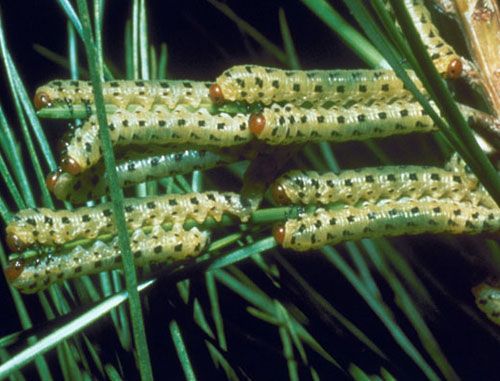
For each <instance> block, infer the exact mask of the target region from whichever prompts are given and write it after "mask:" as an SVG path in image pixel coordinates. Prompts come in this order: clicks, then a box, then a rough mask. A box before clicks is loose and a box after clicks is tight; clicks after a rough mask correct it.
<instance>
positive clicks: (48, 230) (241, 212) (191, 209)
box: [6, 192, 251, 251]
mask: <svg viewBox="0 0 500 381" xmlns="http://www.w3.org/2000/svg"><path fill="white" fill-rule="evenodd" d="M124 208H125V218H126V222H127V226H128V228H129V230H135V229H139V228H142V227H145V226H155V225H161V224H164V223H184V221H185V220H186V219H193V220H195V221H197V222H198V223H201V222H203V221H205V220H206V219H207V218H208V217H211V218H213V219H214V220H216V221H220V219H221V218H222V214H223V213H227V214H229V215H232V216H235V217H237V218H239V219H240V220H242V221H247V220H248V219H249V218H250V213H251V205H250V204H249V203H248V202H247V200H245V199H244V198H242V197H240V196H239V195H237V194H235V193H230V192H226V193H220V192H205V193H189V194H182V195H180V194H176V195H163V196H151V197H145V198H138V199H126V200H125V203H124ZM6 233H7V243H8V245H9V248H10V249H11V250H12V251H22V250H24V249H25V248H27V247H30V246H33V245H35V244H39V245H61V244H64V243H66V242H70V241H73V240H75V239H79V238H88V239H92V238H96V237H97V236H99V235H101V234H114V233H115V224H114V220H113V213H112V207H111V204H110V203H106V204H100V205H97V206H95V207H83V208H78V209H75V210H73V211H69V210H51V209H46V208H40V209H25V210H22V211H20V212H19V213H17V214H16V215H15V216H14V218H13V219H12V220H11V221H10V223H9V224H8V225H7V228H6Z"/></svg>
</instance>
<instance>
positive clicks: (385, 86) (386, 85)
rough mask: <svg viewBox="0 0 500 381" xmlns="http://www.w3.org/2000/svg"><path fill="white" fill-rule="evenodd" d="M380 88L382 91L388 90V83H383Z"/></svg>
mask: <svg viewBox="0 0 500 381" xmlns="http://www.w3.org/2000/svg"><path fill="white" fill-rule="evenodd" d="M381 90H382V91H389V85H388V84H387V83H386V84H383V85H382V87H381Z"/></svg>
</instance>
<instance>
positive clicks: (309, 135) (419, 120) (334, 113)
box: [249, 101, 498, 145]
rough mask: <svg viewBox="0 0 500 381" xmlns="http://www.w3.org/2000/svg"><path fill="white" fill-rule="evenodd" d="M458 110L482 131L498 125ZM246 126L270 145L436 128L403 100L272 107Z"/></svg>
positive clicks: (418, 108) (474, 112) (488, 118)
mask: <svg viewBox="0 0 500 381" xmlns="http://www.w3.org/2000/svg"><path fill="white" fill-rule="evenodd" d="M431 105H433V107H434V109H435V111H436V112H437V113H438V114H439V110H437V108H435V106H434V104H433V103H431ZM460 110H461V111H462V113H463V114H464V115H465V116H466V118H468V119H469V120H470V121H471V122H474V123H475V122H476V121H478V123H479V126H478V127H481V128H484V126H482V125H483V124H484V123H492V124H494V125H498V120H495V119H494V118H492V117H491V116H489V115H486V114H484V113H482V112H480V111H477V110H474V109H472V108H470V107H467V106H464V105H460ZM249 127H250V131H251V132H252V133H253V134H255V135H256V136H257V138H258V139H259V140H262V141H263V142H265V143H267V144H271V145H277V144H282V145H287V144H292V143H305V142H318V141H332V142H345V141H351V140H366V139H371V138H381V137H387V136H391V135H404V134H409V133H413V132H429V131H435V130H436V129H437V127H436V126H435V125H434V122H433V120H432V119H431V117H430V116H428V115H427V114H426V112H425V111H424V109H423V108H422V106H421V105H420V104H419V103H417V102H406V101H396V102H394V103H391V104H382V103H373V104H371V105H369V106H367V105H359V104H357V105H353V106H352V107H350V108H348V109H346V108H341V107H331V108H329V109H325V108H317V109H308V108H304V107H299V106H295V105H293V104H287V105H285V106H280V105H272V106H271V107H266V108H264V109H263V111H262V112H261V113H254V114H252V115H251V116H250V119H249Z"/></svg>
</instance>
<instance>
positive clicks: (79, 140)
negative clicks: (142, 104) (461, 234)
mask: <svg viewBox="0 0 500 381" xmlns="http://www.w3.org/2000/svg"><path fill="white" fill-rule="evenodd" d="M247 119H248V117H247V116H245V115H244V114H236V115H234V116H230V115H229V114H225V113H221V114H217V115H211V114H210V113H209V112H208V111H207V110H205V109H200V110H198V111H194V112H193V111H189V110H187V109H186V108H184V107H178V108H176V109H175V110H168V109H166V108H164V107H156V108H155V109H154V110H152V111H145V110H144V109H138V110H136V111H133V112H131V111H126V110H118V111H117V112H115V113H114V114H112V115H110V116H109V117H108V123H109V130H110V135H111V140H112V143H113V144H114V145H129V144H132V145H144V146H147V145H151V144H154V145H166V144H173V145H179V144H185V143H189V144H190V145H193V146H198V147H205V146H208V147H229V146H234V145H241V144H244V143H247V142H249V141H250V140H251V139H252V134H251V133H250V131H249V129H248V120H247ZM101 155H102V153H101V143H100V140H99V134H98V125H97V120H96V118H95V117H91V118H90V119H89V120H88V121H87V122H86V123H85V124H84V125H83V126H82V127H81V128H79V129H76V130H75V133H74V136H73V138H72V139H71V141H70V143H69V144H68V145H67V147H66V153H65V156H64V157H63V159H62V160H61V163H60V165H61V168H62V169H63V170H64V171H65V172H68V173H70V174H72V175H76V174H78V173H81V172H83V171H84V170H86V169H87V168H89V167H91V166H93V165H95V164H96V163H97V162H98V161H99V159H100V158H101Z"/></svg>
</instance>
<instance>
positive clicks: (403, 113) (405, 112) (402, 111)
mask: <svg viewBox="0 0 500 381" xmlns="http://www.w3.org/2000/svg"><path fill="white" fill-rule="evenodd" d="M399 115H401V116H402V117H405V116H408V110H401V111H400V112H399Z"/></svg>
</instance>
